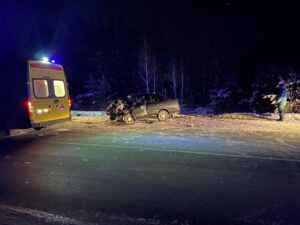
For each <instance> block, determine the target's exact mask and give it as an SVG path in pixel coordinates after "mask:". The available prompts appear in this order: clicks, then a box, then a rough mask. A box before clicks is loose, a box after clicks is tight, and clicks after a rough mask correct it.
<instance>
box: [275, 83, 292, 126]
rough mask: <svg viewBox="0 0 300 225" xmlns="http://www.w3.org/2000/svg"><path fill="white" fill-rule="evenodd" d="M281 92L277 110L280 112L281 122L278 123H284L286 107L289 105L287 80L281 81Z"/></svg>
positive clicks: (279, 85) (279, 84)
mask: <svg viewBox="0 0 300 225" xmlns="http://www.w3.org/2000/svg"><path fill="white" fill-rule="evenodd" d="M277 87H278V88H279V91H278V95H277V96H278V98H277V102H276V103H277V108H278V112H279V120H278V121H283V120H284V116H285V111H286V106H287V103H288V97H289V90H288V85H287V82H286V81H285V80H281V81H280V82H279V83H278V86H277Z"/></svg>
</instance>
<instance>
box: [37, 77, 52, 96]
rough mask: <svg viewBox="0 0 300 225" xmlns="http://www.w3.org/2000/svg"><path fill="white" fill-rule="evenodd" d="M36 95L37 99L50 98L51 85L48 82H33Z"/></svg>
mask: <svg viewBox="0 0 300 225" xmlns="http://www.w3.org/2000/svg"><path fill="white" fill-rule="evenodd" d="M33 90H34V95H35V97H37V98H48V97H49V85H48V81H47V80H33Z"/></svg>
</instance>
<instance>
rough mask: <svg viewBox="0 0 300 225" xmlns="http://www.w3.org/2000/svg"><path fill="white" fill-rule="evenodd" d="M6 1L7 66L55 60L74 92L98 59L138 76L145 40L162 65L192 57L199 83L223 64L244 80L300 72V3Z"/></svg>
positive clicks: (191, 69)
mask: <svg viewBox="0 0 300 225" xmlns="http://www.w3.org/2000/svg"><path fill="white" fill-rule="evenodd" d="M0 4H1V8H0V25H1V37H0V40H1V55H0V57H1V61H2V63H8V62H9V63H12V62H13V61H14V60H15V61H16V60H17V59H20V58H22V59H23V58H24V59H29V58H38V57H40V56H42V55H45V54H46V55H50V56H51V57H53V58H55V59H56V60H57V61H58V62H59V63H62V64H64V66H65V68H66V70H67V72H68V73H69V79H70V82H71V84H72V89H73V92H74V93H77V92H80V90H81V87H82V82H83V81H84V79H86V77H87V74H89V73H90V72H91V71H93V70H96V69H97V68H96V67H97V66H96V63H95V62H94V63H93V57H95V56H97V54H98V59H99V60H101V59H102V58H101V57H104V59H103V62H104V61H105V62H107V60H111V61H114V60H115V61H122V62H123V64H122V66H120V67H119V70H120V71H119V72H120V73H126V72H128V73H130V72H132V71H134V65H135V62H136V61H137V60H138V59H137V58H138V57H137V56H136V55H137V54H138V51H139V50H138V49H139V47H140V45H141V39H142V38H143V37H144V36H145V35H146V36H147V40H148V42H149V46H150V47H151V52H152V53H153V54H155V55H157V56H158V58H159V60H160V62H164V60H165V61H167V58H168V57H170V56H172V57H177V58H184V60H185V68H186V71H187V73H189V74H191V76H192V77H193V79H195V80H197V77H198V74H199V73H200V71H203V70H213V69H211V68H214V67H213V66H212V65H214V64H216V63H217V64H218V65H219V66H218V68H219V69H220V68H221V69H220V70H221V71H222V73H230V72H235V73H236V74H238V79H240V80H241V82H242V83H243V82H246V83H247V82H248V81H249V79H251V78H252V77H253V73H255V72H256V71H258V70H264V69H265V68H270V67H272V68H275V70H276V72H278V73H280V71H282V70H285V69H286V68H288V67H291V66H292V67H294V68H298V67H299V57H298V54H299V50H300V41H299V40H300V31H299V29H298V27H299V21H300V20H299V18H300V17H299V16H297V14H296V13H297V12H296V7H295V6H293V5H286V4H284V3H283V2H281V3H280V4H279V3H278V4H276V3H274V2H273V3H271V2H269V3H264V4H262V3H259V2H255V1H249V2H247V1H230V0H228V1H201V3H199V1H170V0H166V1H142V0H133V1H123V0H109V1H108V0H102V1H101V0H99V1H55V0H53V1H7V3H5V2H4V1H1V3H0ZM99 52H102V53H103V56H99V54H100V55H101V53H99ZM118 52H121V53H120V54H119V53H118ZM116 56H117V57H116ZM111 61H110V62H109V63H111ZM116 65H117V64H116ZM114 67H118V66H114ZM106 70H109V69H106ZM162 71H164V69H162ZM107 73H109V71H108V72H107ZM111 76H113V75H111ZM199 79H200V78H199Z"/></svg>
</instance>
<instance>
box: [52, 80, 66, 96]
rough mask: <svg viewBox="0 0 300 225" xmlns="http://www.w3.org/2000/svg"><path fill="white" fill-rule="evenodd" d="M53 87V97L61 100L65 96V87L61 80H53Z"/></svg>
mask: <svg viewBox="0 0 300 225" xmlns="http://www.w3.org/2000/svg"><path fill="white" fill-rule="evenodd" d="M53 87H54V95H55V97H57V98H63V97H65V96H66V87H65V82H64V81H62V80H54V81H53Z"/></svg>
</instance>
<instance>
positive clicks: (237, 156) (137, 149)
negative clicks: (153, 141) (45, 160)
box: [46, 141, 300, 163]
mask: <svg viewBox="0 0 300 225" xmlns="http://www.w3.org/2000/svg"><path fill="white" fill-rule="evenodd" d="M46 143H49V144H59V145H73V146H76V147H80V146H81V147H99V148H103V147H110V148H112V149H113V148H117V149H124V148H126V147H124V146H120V145H109V144H104V143H101V145H99V144H93V143H76V142H59V141H47V142H46ZM128 148H130V149H132V150H136V151H142V150H143V151H144V150H145V151H153V152H174V153H182V154H193V155H203V156H217V157H227V158H239V159H256V160H268V161H284V162H297V163H299V162H300V159H291V158H280V157H273V156H251V155H239V154H230V153H217V152H205V151H198V152H195V151H190V150H186V151H183V150H175V149H171V148H164V149H163V150H161V149H153V148H149V147H146V146H128Z"/></svg>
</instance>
